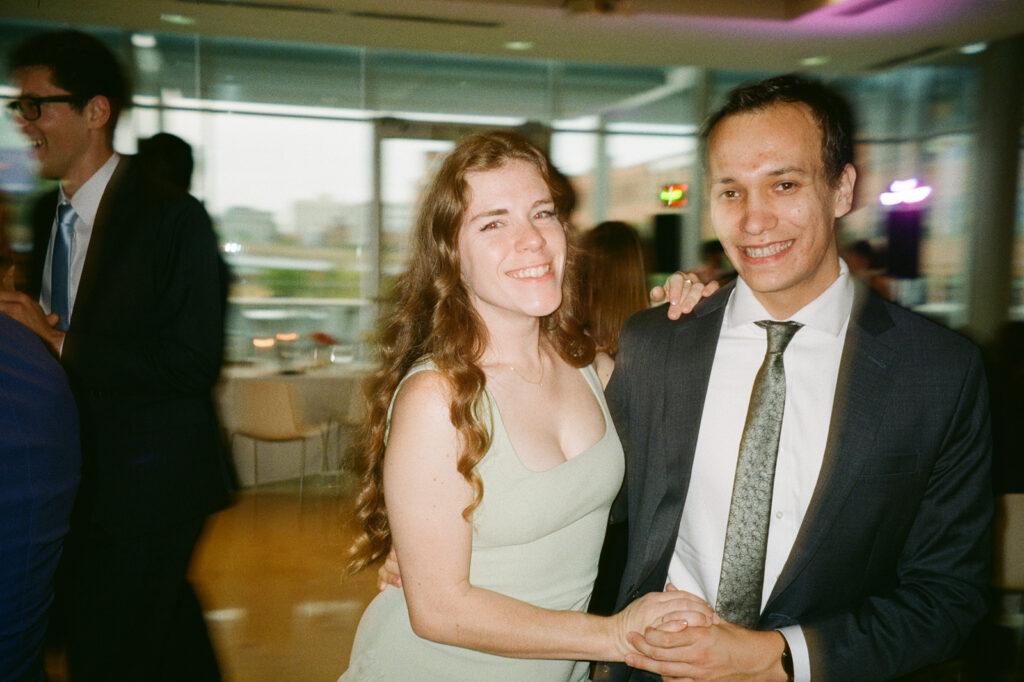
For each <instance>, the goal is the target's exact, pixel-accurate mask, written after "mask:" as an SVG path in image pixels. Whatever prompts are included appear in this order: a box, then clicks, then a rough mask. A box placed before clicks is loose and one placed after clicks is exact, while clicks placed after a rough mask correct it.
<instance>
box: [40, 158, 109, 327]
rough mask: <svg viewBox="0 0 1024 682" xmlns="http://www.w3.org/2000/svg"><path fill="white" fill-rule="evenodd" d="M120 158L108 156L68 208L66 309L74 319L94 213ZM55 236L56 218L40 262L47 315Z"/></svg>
mask: <svg viewBox="0 0 1024 682" xmlns="http://www.w3.org/2000/svg"><path fill="white" fill-rule="evenodd" d="M120 159H121V157H120V156H119V155H118V154H111V155H110V158H109V159H107V162H106V163H104V164H103V165H102V166H100V168H99V170H97V171H96V172H95V173H93V174H92V176H91V177H90V178H89V179H88V180H86V181H85V183H84V184H83V185H82V186H81V187H79V188H78V191H77V192H75V195H74V196H73V197H71V199H70V203H71V208H73V209H75V214H76V216H77V217H76V218H75V224H74V229H73V231H72V234H71V251H70V254H69V258H68V260H69V261H70V262H71V276H70V278H69V283H70V292H69V294H68V307H69V309H70V310H71V315H72V317H74V311H75V299H76V298H77V297H78V285H79V283H80V282H81V281H82V269H83V268H84V267H85V254H86V253H87V252H88V251H89V239H91V238H92V227H93V225H95V224H96V212H97V211H99V208H100V200H101V199H102V198H103V193H104V192H105V191H106V190H107V185H108V184H109V183H110V178H112V177H113V175H114V170H115V169H116V168H117V164H118V161H119V160H120ZM57 199H58V201H57V203H58V205H59V204H60V203H61V202H63V201H68V199H67V198H66V197H65V196H64V187H63V186H61V188H60V189H59V190H58V197H57ZM56 236H57V215H56V211H55V212H54V216H53V224H52V225H51V226H50V245H49V246H48V247H47V249H46V260H45V261H44V262H43V281H42V288H41V289H40V291H39V305H40V306H42V308H43V312H46V313H50V312H52V310H53V307H52V304H51V300H50V295H51V292H50V284H51V282H52V278H51V272H52V268H53V243H54V240H55V239H56Z"/></svg>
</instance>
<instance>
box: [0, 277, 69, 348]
mask: <svg viewBox="0 0 1024 682" xmlns="http://www.w3.org/2000/svg"><path fill="white" fill-rule="evenodd" d="M10 274H11V273H10V271H8V273H7V274H5V275H4V278H3V280H2V282H0V283H2V286H0V313H4V314H6V315H9V316H11V317H13V318H14V319H15V320H17V321H18V322H21V323H22V324H23V325H25V326H26V327H28V328H29V329H31V330H32V331H34V332H35V333H36V334H37V335H38V336H39V338H41V339H42V340H43V341H44V342H46V344H47V345H48V346H50V349H51V350H52V351H53V353H54V355H56V356H57V357H60V349H61V346H62V345H63V343H64V332H62V331H59V330H58V329H56V328H55V326H56V324H57V322H58V320H59V319H60V317H59V316H58V315H56V314H54V313H50V314H49V315H47V314H46V313H44V312H43V309H42V308H40V307H39V303H38V302H37V301H35V300H33V299H32V298H29V297H28V296H26V295H25V294H23V293H21V292H20V291H14V290H13V288H10V289H9V288H8V287H7V284H8V282H9V281H11V280H10V279H9V277H10Z"/></svg>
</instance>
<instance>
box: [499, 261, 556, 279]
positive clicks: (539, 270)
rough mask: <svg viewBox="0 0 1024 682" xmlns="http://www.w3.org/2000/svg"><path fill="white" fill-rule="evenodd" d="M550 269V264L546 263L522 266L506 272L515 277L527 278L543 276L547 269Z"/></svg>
mask: <svg viewBox="0 0 1024 682" xmlns="http://www.w3.org/2000/svg"><path fill="white" fill-rule="evenodd" d="M550 270H551V265H550V264H548V265H538V266H536V267H532V268H523V269H522V270H516V271H514V272H510V273H508V274H509V275H511V276H512V277H514V278H515V279H529V278H531V277H543V276H544V275H546V274H548V271H550Z"/></svg>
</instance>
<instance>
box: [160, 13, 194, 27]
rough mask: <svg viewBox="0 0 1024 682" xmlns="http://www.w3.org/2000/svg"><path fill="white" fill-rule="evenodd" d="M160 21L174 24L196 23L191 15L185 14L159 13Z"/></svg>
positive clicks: (189, 24) (188, 24)
mask: <svg viewBox="0 0 1024 682" xmlns="http://www.w3.org/2000/svg"><path fill="white" fill-rule="evenodd" d="M160 21H165V22H167V23H168V24H174V25H176V26H191V25H193V24H194V23H196V20H195V19H194V18H193V17H190V16H188V15H186V14H167V13H164V14H161V15H160Z"/></svg>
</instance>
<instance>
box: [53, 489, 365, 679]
mask: <svg viewBox="0 0 1024 682" xmlns="http://www.w3.org/2000/svg"><path fill="white" fill-rule="evenodd" d="M351 511H352V493H351V486H350V485H343V484H340V483H339V482H338V479H337V478H333V479H331V480H327V481H319V482H318V481H315V480H311V479H309V478H307V480H306V485H305V490H304V494H303V497H302V501H301V503H300V501H299V492H298V484H297V483H290V484H282V485H278V486H274V487H267V488H262V489H261V490H259V491H258V492H252V491H247V492H243V493H241V494H240V495H239V496H238V498H237V500H236V502H235V504H234V505H233V506H232V507H230V508H228V509H226V510H224V511H222V512H219V513H218V514H216V515H214V516H213V517H211V518H210V521H209V524H208V525H207V528H206V532H205V534H204V537H203V539H202V541H201V542H200V545H199V547H198V549H197V551H196V555H195V557H194V560H193V564H192V571H191V575H192V582H193V584H194V585H195V588H196V591H197V592H198V594H199V598H200V600H201V602H202V604H203V608H204V611H205V612H206V617H207V624H208V626H209V629H210V635H211V637H212V638H213V643H214V646H215V648H216V650H217V655H218V658H219V660H220V664H221V670H222V672H223V674H224V679H225V680H226V681H227V682H282V681H285V680H287V681H293V682H334V680H337V678H338V676H339V675H341V673H342V672H344V671H345V667H346V665H347V664H348V657H349V652H350V649H351V646H352V637H353V635H354V634H355V629H356V625H357V624H358V622H359V616H360V615H361V614H362V612H363V609H364V608H365V607H366V604H368V603H369V601H370V600H371V599H372V598H373V596H374V595H375V594H376V575H375V574H373V573H363V574H360V575H357V576H354V577H345V574H344V561H345V556H346V550H347V548H348V545H349V541H350V539H351V537H352V533H353V530H352V525H351V518H352V514H351ZM62 668H63V666H62V664H61V661H59V660H57V659H55V658H54V657H53V656H51V657H50V658H49V659H48V660H47V671H48V673H49V674H50V679H51V682H62V680H64V679H65V677H66V676H65V675H64V673H63V670H62Z"/></svg>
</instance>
